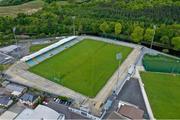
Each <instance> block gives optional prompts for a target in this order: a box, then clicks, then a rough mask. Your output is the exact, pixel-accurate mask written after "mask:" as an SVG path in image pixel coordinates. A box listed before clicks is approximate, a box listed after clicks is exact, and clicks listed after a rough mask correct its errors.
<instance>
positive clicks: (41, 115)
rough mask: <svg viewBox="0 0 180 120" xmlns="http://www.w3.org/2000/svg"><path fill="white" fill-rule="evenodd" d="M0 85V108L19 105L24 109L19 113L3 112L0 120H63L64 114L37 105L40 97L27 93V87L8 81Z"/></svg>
mask: <svg viewBox="0 0 180 120" xmlns="http://www.w3.org/2000/svg"><path fill="white" fill-rule="evenodd" d="M0 85H1V86H0V107H4V108H11V107H10V106H11V105H12V104H21V105H23V106H24V109H23V110H22V111H21V112H19V113H16V112H12V111H11V110H6V111H4V112H3V113H2V115H0V120H5V119H8V120H25V119H29V120H30V119H36V120H43V119H47V120H48V119H53V120H65V115H64V114H61V113H58V112H56V111H55V110H53V109H51V108H49V107H47V106H45V105H41V104H39V101H40V100H41V97H40V96H39V95H36V94H34V93H30V92H28V88H27V87H25V86H22V85H19V84H15V83H10V82H9V81H4V82H2V83H1V84H0ZM14 109H16V108H14ZM17 109H18V108H17Z"/></svg>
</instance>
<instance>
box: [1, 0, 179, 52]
mask: <svg viewBox="0 0 180 120" xmlns="http://www.w3.org/2000/svg"><path fill="white" fill-rule="evenodd" d="M45 1H46V4H45V5H44V7H43V9H42V10H41V11H38V12H37V13H34V14H33V15H25V14H19V15H18V16H17V17H15V18H13V17H10V16H7V17H0V45H6V44H9V43H12V42H13V32H12V28H13V27H14V26H16V34H17V35H24V34H25V35H30V36H31V37H33V38H39V37H48V36H60V35H69V34H72V33H73V32H72V31H73V18H74V17H73V16H75V19H74V22H75V27H76V34H91V35H99V36H104V37H110V38H116V39H119V40H125V41H129V42H135V43H138V44H139V43H146V44H150V43H151V41H152V39H153V37H154V45H158V46H162V47H164V48H165V49H166V52H167V49H174V50H180V1H178V0H86V1H82V2H76V1H75V0H68V2H69V4H66V5H61V4H60V2H59V0H52V1H50V0H45ZM154 25H155V26H156V29H155V28H154V27H153V26H154ZM154 34H155V36H154Z"/></svg>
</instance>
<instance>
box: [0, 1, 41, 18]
mask: <svg viewBox="0 0 180 120" xmlns="http://www.w3.org/2000/svg"><path fill="white" fill-rule="evenodd" d="M43 4H44V2H43V1H42V0H34V1H31V2H27V3H24V4H21V5H15V6H5V7H0V16H16V15H17V14H18V13H26V14H32V13H34V12H37V11H38V10H40V9H41V8H42V7H43Z"/></svg>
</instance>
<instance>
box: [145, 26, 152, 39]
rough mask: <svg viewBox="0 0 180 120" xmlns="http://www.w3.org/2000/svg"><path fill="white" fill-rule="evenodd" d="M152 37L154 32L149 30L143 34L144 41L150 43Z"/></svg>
mask: <svg viewBox="0 0 180 120" xmlns="http://www.w3.org/2000/svg"><path fill="white" fill-rule="evenodd" d="M153 37H154V30H153V29H151V28H147V29H146V31H145V34H144V40H145V41H148V42H151V41H152V39H153Z"/></svg>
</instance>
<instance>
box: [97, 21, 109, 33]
mask: <svg viewBox="0 0 180 120" xmlns="http://www.w3.org/2000/svg"><path fill="white" fill-rule="evenodd" d="M99 29H100V30H101V31H102V32H103V33H104V34H105V33H106V32H107V31H108V30H109V25H108V24H107V22H103V23H102V24H101V25H100V27H99Z"/></svg>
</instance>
